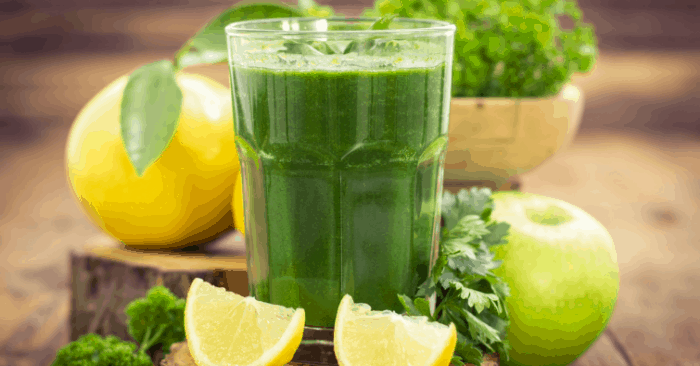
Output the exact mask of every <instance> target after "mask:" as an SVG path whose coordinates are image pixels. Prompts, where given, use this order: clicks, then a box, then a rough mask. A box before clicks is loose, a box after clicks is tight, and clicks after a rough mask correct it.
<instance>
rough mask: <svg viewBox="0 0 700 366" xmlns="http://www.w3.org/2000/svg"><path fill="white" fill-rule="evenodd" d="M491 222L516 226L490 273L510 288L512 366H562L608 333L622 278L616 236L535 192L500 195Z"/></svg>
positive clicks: (566, 205) (572, 208)
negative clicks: (497, 265)
mask: <svg viewBox="0 0 700 366" xmlns="http://www.w3.org/2000/svg"><path fill="white" fill-rule="evenodd" d="M493 202H494V207H495V208H494V210H493V213H492V215H491V217H492V218H493V219H494V220H496V221H505V222H507V223H509V224H510V225H511V227H510V232H509V234H508V236H507V238H506V240H507V242H508V243H507V244H506V245H500V246H497V247H495V249H494V254H495V256H496V259H499V260H503V263H502V265H501V266H500V267H498V268H496V269H495V270H493V273H494V274H496V275H497V276H501V277H502V278H503V279H504V280H505V281H506V282H507V283H508V285H509V286H510V293H511V295H510V297H508V298H507V305H508V311H509V312H510V318H511V324H510V327H509V328H508V340H509V341H510V345H511V347H512V348H511V350H510V352H509V355H510V360H509V361H507V362H506V361H505V360H504V359H501V364H502V365H508V366H511V365H512V366H564V365H569V364H571V363H572V362H574V361H575V360H576V359H577V358H578V357H579V356H581V355H582V354H583V353H584V352H585V351H586V350H587V349H588V348H589V347H590V346H591V345H592V344H593V342H595V340H596V339H598V337H599V336H600V334H601V333H602V332H603V331H604V330H605V327H606V326H607V324H608V322H609V321H610V318H611V316H612V313H613V310H614V308H615V303H616V301H617V294H618V291H619V289H620V271H619V267H618V264H617V252H616V251H615V245H614V243H613V240H612V237H611V236H610V234H609V233H608V231H607V230H606V229H605V227H604V226H603V225H602V224H601V223H600V222H598V221H597V220H596V219H595V218H593V217H592V216H591V215H589V214H588V213H586V212H585V211H584V210H582V209H581V208H579V207H576V206H574V205H572V204H570V203H567V202H564V201H562V200H558V199H555V198H550V197H545V196H541V195H537V194H532V193H519V192H496V193H494V195H493Z"/></svg>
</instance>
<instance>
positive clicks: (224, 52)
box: [175, 3, 303, 69]
mask: <svg viewBox="0 0 700 366" xmlns="http://www.w3.org/2000/svg"><path fill="white" fill-rule="evenodd" d="M302 15H303V14H302V12H300V11H299V10H297V9H294V8H292V7H289V6H287V5H284V4H274V3H269V4H268V3H265V4H254V3H253V4H237V5H235V6H232V7H231V8H229V9H226V10H224V12H222V13H221V14H219V16H217V17H216V19H214V20H212V21H211V22H209V23H208V24H207V25H206V26H204V27H203V28H202V29H201V30H200V31H199V32H197V34H195V35H194V37H192V38H191V39H190V40H189V41H188V42H187V44H185V46H184V47H182V48H181V49H180V50H179V51H178V52H177V54H176V55H175V64H176V65H177V68H178V69H182V68H185V67H188V66H193V65H199V64H217V63H221V62H226V61H227V60H228V46H227V43H226V31H225V28H226V26H227V25H229V24H231V23H233V22H237V21H242V20H255V19H266V18H289V17H300V16H302Z"/></svg>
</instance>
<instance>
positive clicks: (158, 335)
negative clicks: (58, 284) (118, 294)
mask: <svg viewBox="0 0 700 366" xmlns="http://www.w3.org/2000/svg"><path fill="white" fill-rule="evenodd" d="M124 313H126V316H127V318H128V321H127V331H128V332H129V335H130V336H132V337H133V338H134V339H135V340H136V341H137V342H139V345H140V346H139V348H138V350H136V345H135V344H133V343H131V342H127V341H123V340H121V339H119V338H117V337H115V336H107V337H105V338H103V337H101V336H99V335H97V334H93V333H90V334H86V335H84V336H81V337H80V338H78V339H77V340H76V341H74V342H71V343H69V344H67V345H66V346H64V347H63V348H61V349H60V350H59V351H58V352H57V353H56V359H55V360H54V361H53V363H52V364H51V366H68V365H76V366H146V365H148V366H152V365H153V361H152V360H151V357H150V356H149V355H148V354H147V353H146V352H147V351H148V350H149V349H151V348H152V347H153V346H156V345H160V346H161V347H162V351H163V353H165V354H167V353H169V352H170V346H171V345H172V344H173V343H177V342H182V341H184V340H185V300H184V299H181V298H179V297H177V296H175V295H173V293H172V292H170V290H168V289H167V288H166V287H164V286H161V285H158V286H154V287H153V288H151V289H150V290H149V291H148V293H147V294H146V296H145V297H141V298H138V299H135V300H133V301H132V302H130V303H129V304H128V305H127V306H126V309H125V310H124Z"/></svg>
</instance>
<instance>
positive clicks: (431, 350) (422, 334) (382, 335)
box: [334, 295, 457, 366]
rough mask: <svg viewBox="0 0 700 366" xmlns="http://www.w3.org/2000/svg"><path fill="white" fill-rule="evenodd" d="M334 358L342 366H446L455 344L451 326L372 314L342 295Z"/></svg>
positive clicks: (416, 319) (397, 316)
mask: <svg viewBox="0 0 700 366" xmlns="http://www.w3.org/2000/svg"><path fill="white" fill-rule="evenodd" d="M334 342H335V345H334V346H335V355H336V358H337V359H338V363H339V364H340V365H341V366H375V365H383V366H433V365H435V366H438V365H439V366H447V365H449V364H450V360H451V359H452V355H453V354H454V350H455V346H456V344H457V330H456V329H455V326H454V324H450V326H449V327H448V326H446V325H444V324H440V323H436V322H430V321H429V320H428V318H427V317H409V316H402V315H399V314H396V313H394V312H390V311H381V312H380V311H372V310H371V308H370V307H369V305H367V304H355V303H354V302H353V300H352V297H351V296H350V295H345V297H343V300H342V301H341V303H340V306H339V307H338V315H337V317H336V321H335V334H334Z"/></svg>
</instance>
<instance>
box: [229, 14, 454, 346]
mask: <svg viewBox="0 0 700 366" xmlns="http://www.w3.org/2000/svg"><path fill="white" fill-rule="evenodd" d="M377 20H378V19H375V18H328V19H319V18H276V19H263V20H254V21H243V22H237V23H233V24H230V25H229V26H228V27H227V28H226V32H227V41H228V50H229V67H230V78H231V89H232V98H233V108H234V129H235V132H236V147H237V150H238V154H239V158H240V161H241V171H242V181H243V200H244V205H243V206H244V212H245V233H246V234H245V243H246V255H247V263H248V264H247V265H248V279H249V289H250V294H251V295H252V296H255V298H257V299H258V300H261V301H265V302H269V303H273V304H278V305H283V306H287V307H293V308H299V307H302V308H304V309H305V312H306V325H307V327H310V328H309V329H307V331H308V332H307V335H309V334H316V335H320V334H322V332H319V330H322V329H324V328H326V329H327V328H332V327H333V325H334V321H335V316H336V311H337V308H338V305H339V303H340V300H341V298H342V297H343V295H345V294H350V295H352V297H353V299H354V300H355V302H361V303H366V304H369V305H370V306H372V308H373V309H376V310H392V311H397V312H402V310H403V308H402V306H401V303H400V302H399V298H398V296H397V295H399V294H406V295H409V296H412V295H414V294H415V291H416V289H417V287H418V285H420V284H421V283H422V282H423V281H424V280H425V279H426V278H427V276H428V275H429V271H430V268H431V266H432V264H433V262H434V261H435V259H436V256H437V250H438V238H439V225H440V197H441V194H442V179H443V178H442V177H443V165H444V158H445V153H446V151H447V131H448V122H449V118H448V116H449V106H450V86H451V71H452V55H453V53H452V52H453V37H454V31H455V27H454V25H452V24H450V23H446V22H441V21H433V20H417V19H402V18H397V19H394V20H393V21H392V22H391V23H389V26H388V28H387V29H370V28H371V27H372V25H373V24H375V22H376V21H377ZM314 331H316V333H314ZM319 337H320V338H323V336H319ZM325 337H326V338H327V335H326V336H325ZM330 339H331V340H332V336H331V338H330Z"/></svg>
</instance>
